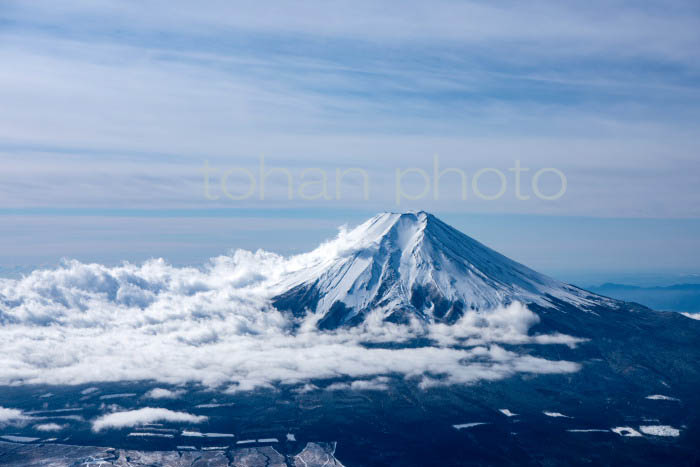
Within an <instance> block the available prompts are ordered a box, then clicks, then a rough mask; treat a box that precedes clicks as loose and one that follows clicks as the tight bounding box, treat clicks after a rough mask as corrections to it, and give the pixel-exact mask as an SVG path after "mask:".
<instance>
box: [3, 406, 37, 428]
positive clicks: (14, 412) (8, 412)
mask: <svg viewBox="0 0 700 467" xmlns="http://www.w3.org/2000/svg"><path fill="white" fill-rule="evenodd" d="M30 418H31V417H29V416H28V415H25V414H24V412H22V411H21V410H18V409H8V408H5V407H0V427H3V426H6V425H14V424H24V423H25V422H26V421H27V420H29V419H30Z"/></svg>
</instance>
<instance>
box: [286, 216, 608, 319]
mask: <svg viewBox="0 0 700 467" xmlns="http://www.w3.org/2000/svg"><path fill="white" fill-rule="evenodd" d="M283 290H284V292H282V293H280V294H279V295H277V296H276V297H275V298H274V300H273V303H274V304H275V306H276V307H277V308H279V309H283V310H291V311H293V312H295V313H297V314H300V313H303V312H305V311H306V310H309V311H311V312H315V313H317V314H320V315H321V316H322V319H321V320H320V322H319V324H320V326H321V327H325V328H334V327H337V326H339V325H343V324H354V323H357V322H360V321H361V320H362V319H363V317H364V316H365V315H366V314H367V313H368V312H370V311H373V310H379V311H381V312H383V313H384V315H385V317H386V319H388V320H390V321H403V320H405V319H406V317H407V316H408V314H411V313H412V314H414V315H416V316H418V317H420V318H422V319H425V320H429V321H443V322H448V323H451V322H454V321H455V320H456V319H458V318H459V317H460V316H461V315H462V313H463V311H464V310H466V309H474V310H485V309H491V308H496V307H498V306H500V305H505V304H508V303H511V302H513V301H520V302H523V303H532V304H537V305H539V306H541V307H556V306H557V304H560V303H567V304H570V305H574V306H576V307H577V308H580V309H586V308H587V307H592V306H596V305H600V304H603V303H604V304H607V305H609V306H610V305H613V306H614V303H615V302H614V301H613V300H610V299H607V298H604V297H600V296H597V295H594V294H592V293H590V292H586V291H584V290H582V289H579V288H577V287H574V286H571V285H568V284H564V283H562V282H560V281H557V280H555V279H552V278H550V277H547V276H545V275H543V274H540V273H538V272H536V271H533V270H532V269H529V268H527V267H526V266H523V265H522V264H519V263H517V262H515V261H513V260H511V259H509V258H507V257H505V256H503V255H501V254H500V253H497V252H496V251H494V250H492V249H490V248H488V247H486V246H485V245H483V244H481V243H479V242H477V241H476V240H474V239H472V238H471V237H469V236H467V235H465V234H463V233H461V232H459V231H458V230H456V229H454V228H452V227H450V226H449V225H447V224H445V223H444V222H442V221H440V220H439V219H437V218H436V217H435V216H433V215H432V214H429V213H426V212H422V211H421V212H410V213H383V214H379V215H377V216H375V217H373V218H371V219H369V220H368V221H366V222H365V223H363V224H362V225H360V226H358V227H357V228H355V229H354V230H352V231H350V232H347V233H345V234H344V235H341V236H340V237H339V238H338V239H337V240H335V241H334V242H331V243H330V244H326V245H322V246H321V247H319V249H317V250H316V251H314V252H312V253H310V254H309V255H308V257H307V261H306V262H305V263H304V267H303V268H302V269H300V270H299V271H295V272H294V273H293V274H290V276H289V277H287V278H286V279H285V281H284V283H283Z"/></svg>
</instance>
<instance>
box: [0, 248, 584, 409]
mask: <svg viewBox="0 0 700 467" xmlns="http://www.w3.org/2000/svg"><path fill="white" fill-rule="evenodd" d="M339 242H341V243H342V238H339V239H338V240H336V241H335V242H329V243H328V244H325V245H323V246H322V247H321V248H319V249H318V250H317V251H316V252H312V253H309V254H306V255H299V256H294V257H290V258H283V257H280V256H278V255H275V254H272V253H267V252H263V251H258V252H256V253H252V252H248V251H241V250H239V251H236V252H235V253H233V254H232V255H230V256H221V257H217V258H214V259H212V260H211V261H210V263H209V264H208V265H207V266H205V267H203V268H201V269H198V268H178V267H173V266H171V265H168V264H167V263H165V262H164V261H163V260H152V261H148V262H146V263H144V264H142V265H134V264H128V263H125V264H123V265H121V266H118V267H112V268H110V267H106V266H102V265H99V264H82V263H80V262H77V261H68V262H65V263H64V264H63V265H62V266H61V267H60V268H58V269H54V270H37V271H34V272H32V273H31V274H29V275H27V276H26V277H23V278H21V279H16V280H15V279H0V323H2V326H0V342H2V343H3V352H2V354H0V385H2V384H87V383H92V382H107V381H136V380H157V381H159V382H161V383H163V384H173V385H178V384H183V383H188V382H196V383H201V384H203V385H205V386H207V387H211V388H222V389H228V390H229V391H231V392H233V391H245V390H251V389H255V388H262V387H272V386H274V385H276V384H279V383H282V384H293V385H303V384H304V383H306V382H307V381H309V380H312V379H331V378H348V379H351V380H353V379H360V380H362V381H364V382H362V383H360V382H356V383H354V384H352V383H351V386H350V387H351V388H352V389H357V390H363V389H383V388H386V387H387V385H388V380H387V379H386V377H388V376H391V375H399V376H402V377H406V378H412V379H415V380H416V381H418V382H420V384H421V385H422V386H423V387H429V386H433V385H440V384H469V383H474V382H476V381H479V380H497V379H501V378H506V377H509V376H512V375H515V374H517V373H534V374H549V373H571V372H575V371H577V370H578V369H579V365H578V364H576V363H573V362H568V361H550V360H546V359H543V358H537V357H533V356H529V355H520V354H518V353H517V352H514V351H512V350H506V349H505V348H504V347H502V344H542V345H546V344H566V345H569V346H574V345H576V344H577V343H579V342H581V341H582V340H581V339H577V338H574V337H571V336H565V335H538V336H532V335H529V333H528V331H529V329H530V328H531V327H532V326H533V325H534V324H536V323H537V322H538V321H539V318H538V316H537V315H536V314H535V313H533V312H532V311H530V310H528V309H527V308H526V307H525V306H523V305H521V304H518V303H514V304H512V305H510V306H508V307H506V308H500V309H496V310H492V311H490V312H483V313H476V312H473V311H469V312H468V313H466V315H465V316H464V317H463V318H462V319H461V320H460V321H459V322H457V323H456V324H455V325H453V326H446V325H441V324H432V325H428V324H425V323H419V322H417V321H416V322H413V323H411V324H410V325H396V324H391V323H385V322H383V321H382V317H381V316H378V315H371V316H369V317H368V319H367V322H366V323H365V324H363V325H361V326H358V327H355V328H352V329H343V330H339V331H336V332H319V331H318V330H317V329H316V327H315V322H316V321H317V319H318V317H315V316H307V317H306V318H305V319H295V318H292V317H290V316H288V315H286V314H284V313H281V312H279V311H277V310H276V309H274V308H272V307H271V306H270V305H269V298H270V297H271V296H272V295H273V294H275V293H277V292H279V289H278V288H276V287H277V286H276V284H279V283H281V282H283V279H285V277H287V276H288V275H289V274H292V273H294V272H295V271H299V270H300V269H302V268H304V267H305V265H306V264H308V263H309V262H310V261H312V260H313V261H315V260H316V259H317V258H314V255H320V254H322V255H336V254H342V245H339V244H338V243H339ZM417 337H420V338H428V339H432V340H433V342H434V345H432V346H428V347H408V346H406V347H404V348H401V347H398V348H397V347H396V346H392V348H381V347H382V346H381V345H374V346H367V345H366V344H367V343H373V344H382V343H388V342H391V343H401V342H407V341H409V340H412V339H414V338H417ZM57 350H60V351H57ZM379 377H385V379H377V378H379ZM147 397H152V398H159V397H160V398H162V397H176V391H170V390H164V389H158V390H154V391H152V392H151V393H149V395H148V396H147Z"/></svg>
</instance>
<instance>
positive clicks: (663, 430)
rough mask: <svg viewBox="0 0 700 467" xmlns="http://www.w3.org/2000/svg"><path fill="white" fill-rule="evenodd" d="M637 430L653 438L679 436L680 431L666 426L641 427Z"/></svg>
mask: <svg viewBox="0 0 700 467" xmlns="http://www.w3.org/2000/svg"><path fill="white" fill-rule="evenodd" d="M639 430H640V431H641V432H642V433H644V434H645V435H653V436H672V437H676V436H680V435H681V431H680V430H679V429H678V428H673V427H672V426H668V425H642V426H640V427H639Z"/></svg>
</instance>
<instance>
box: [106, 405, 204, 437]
mask: <svg viewBox="0 0 700 467" xmlns="http://www.w3.org/2000/svg"><path fill="white" fill-rule="evenodd" d="M207 420H208V417H205V416H204V415H192V414H189V413H187V412H175V411H173V410H168V409H161V408H154V407H144V408H142V409H138V410H128V411H126V412H114V413H110V414H107V415H103V416H101V417H99V418H97V419H95V421H93V422H92V429H93V431H102V430H105V429H109V428H126V427H133V426H140V425H145V424H148V423H154V422H180V423H203V422H206V421H207Z"/></svg>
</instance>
